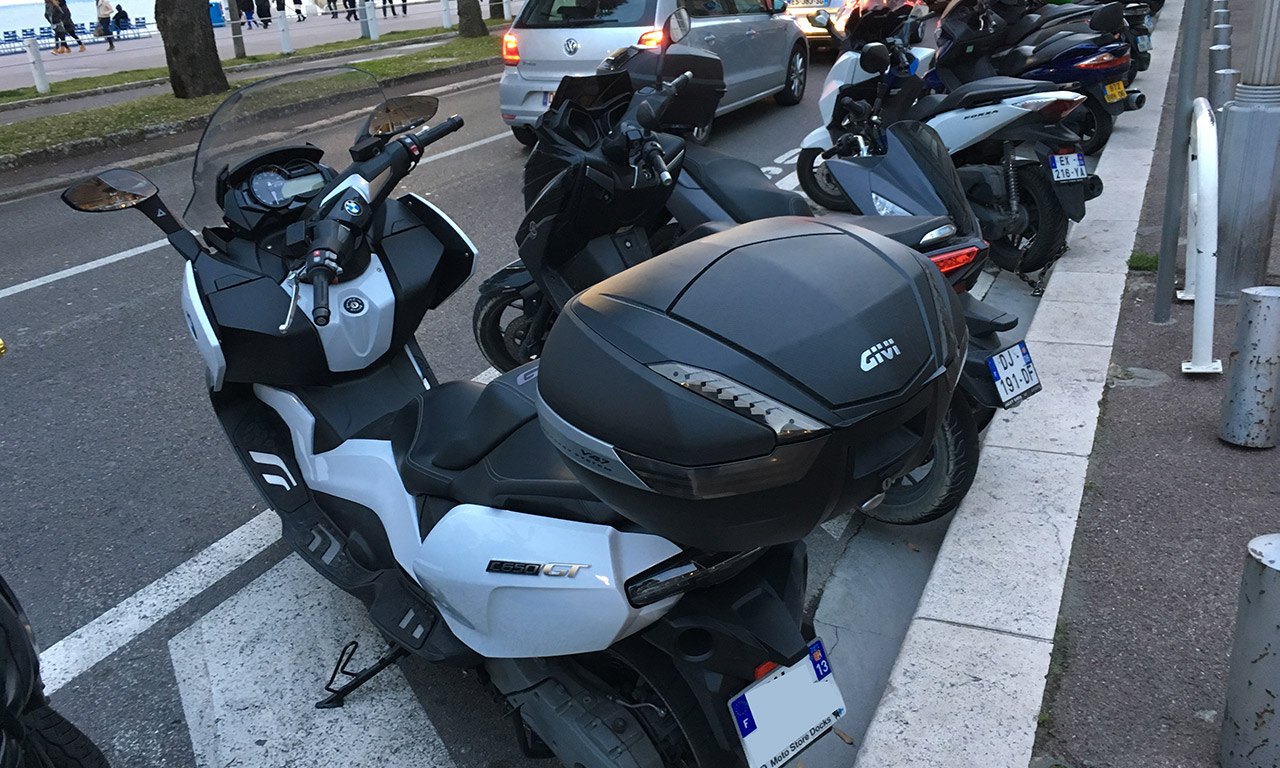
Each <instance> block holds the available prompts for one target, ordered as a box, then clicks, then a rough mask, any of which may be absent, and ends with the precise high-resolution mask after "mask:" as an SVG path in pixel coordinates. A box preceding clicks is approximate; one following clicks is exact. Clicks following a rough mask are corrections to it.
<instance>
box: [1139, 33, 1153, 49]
mask: <svg viewBox="0 0 1280 768" xmlns="http://www.w3.org/2000/svg"><path fill="white" fill-rule="evenodd" d="M1149 50H1151V35H1138V53H1146V52H1147V51H1149Z"/></svg>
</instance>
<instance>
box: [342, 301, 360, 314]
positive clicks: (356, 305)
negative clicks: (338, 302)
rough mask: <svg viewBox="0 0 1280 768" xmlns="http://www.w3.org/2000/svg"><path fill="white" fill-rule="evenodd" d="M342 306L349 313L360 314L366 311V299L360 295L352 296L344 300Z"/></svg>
mask: <svg viewBox="0 0 1280 768" xmlns="http://www.w3.org/2000/svg"><path fill="white" fill-rule="evenodd" d="M342 308H343V309H345V310H346V311H347V314H349V315H358V314H360V313H361V312H363V311H364V299H361V298H360V297H358V296H351V297H349V298H348V299H347V300H346V301H344V302H342Z"/></svg>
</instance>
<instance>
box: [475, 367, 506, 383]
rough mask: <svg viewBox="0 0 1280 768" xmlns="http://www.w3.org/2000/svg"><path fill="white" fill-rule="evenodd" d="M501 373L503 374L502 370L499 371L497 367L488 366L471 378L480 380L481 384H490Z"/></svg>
mask: <svg viewBox="0 0 1280 768" xmlns="http://www.w3.org/2000/svg"><path fill="white" fill-rule="evenodd" d="M501 375H502V371H499V370H498V369H497V368H486V369H484V370H483V371H481V372H480V373H478V374H476V375H475V376H473V377H472V379H471V380H472V381H478V382H480V383H481V384H488V383H489V382H491V381H493V380H494V379H496V378H498V377H499V376H501Z"/></svg>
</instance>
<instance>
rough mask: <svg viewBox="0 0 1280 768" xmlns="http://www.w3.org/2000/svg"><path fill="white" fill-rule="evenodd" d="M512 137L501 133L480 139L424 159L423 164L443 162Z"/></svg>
mask: <svg viewBox="0 0 1280 768" xmlns="http://www.w3.org/2000/svg"><path fill="white" fill-rule="evenodd" d="M510 136H511V134H510V133H499V134H498V135H496V136H490V137H489V138H487V139H480V140H479V141H473V142H471V143H470V144H463V145H462V146H460V147H454V148H453V149H450V150H448V151H445V152H441V153H439V154H435V155H432V156H431V157H427V158H424V159H423V161H422V162H423V163H434V162H435V161H437V160H443V159H444V158H446V157H449V156H451V155H456V154H458V153H459V152H466V151H467V150H468V149H475V148H476V147H483V146H484V145H485V144H492V143H493V142H495V141H499V140H501V139H505V138H508V137H510Z"/></svg>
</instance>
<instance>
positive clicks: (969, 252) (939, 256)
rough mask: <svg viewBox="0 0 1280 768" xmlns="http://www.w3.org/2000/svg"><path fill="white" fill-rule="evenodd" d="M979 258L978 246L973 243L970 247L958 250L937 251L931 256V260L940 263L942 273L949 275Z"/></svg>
mask: <svg viewBox="0 0 1280 768" xmlns="http://www.w3.org/2000/svg"><path fill="white" fill-rule="evenodd" d="M977 258H978V246H976V245H971V246H969V247H968V248H961V249H960V250H958V251H947V252H946V253H935V254H933V255H932V256H930V257H929V260H930V261H932V262H933V263H934V264H936V265H938V269H940V270H942V274H944V275H947V274H950V273H952V272H955V271H956V270H957V269H960V268H961V267H964V266H967V265H969V264H972V263H973V262H974V259H977Z"/></svg>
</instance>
